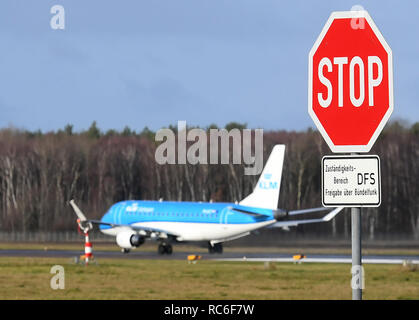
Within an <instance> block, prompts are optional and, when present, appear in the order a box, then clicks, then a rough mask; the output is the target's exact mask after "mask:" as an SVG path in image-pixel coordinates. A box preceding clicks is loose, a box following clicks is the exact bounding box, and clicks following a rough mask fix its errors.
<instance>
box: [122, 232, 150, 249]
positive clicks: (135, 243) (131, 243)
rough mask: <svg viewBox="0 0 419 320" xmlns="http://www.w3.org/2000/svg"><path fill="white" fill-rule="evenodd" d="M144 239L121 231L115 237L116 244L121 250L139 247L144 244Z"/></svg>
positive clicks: (136, 234) (132, 233) (133, 233)
mask: <svg viewBox="0 0 419 320" xmlns="http://www.w3.org/2000/svg"><path fill="white" fill-rule="evenodd" d="M144 240H145V239H144V237H142V236H140V235H139V234H138V233H135V232H130V231H123V232H119V233H118V234H117V235H116V243H117V245H118V246H120V247H121V248H123V249H132V248H136V247H139V246H141V245H142V244H143V243H144Z"/></svg>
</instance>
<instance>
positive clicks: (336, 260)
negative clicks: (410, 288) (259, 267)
mask: <svg viewBox="0 0 419 320" xmlns="http://www.w3.org/2000/svg"><path fill="white" fill-rule="evenodd" d="M210 260H216V261H229V262H265V261H266V262H295V263H301V262H308V263H352V259H351V258H304V259H301V260H294V259H293V258H246V257H243V258H224V259H223V258H221V259H210ZM362 263H363V264H404V263H411V264H419V260H410V259H386V258H383V259H371V258H364V259H362Z"/></svg>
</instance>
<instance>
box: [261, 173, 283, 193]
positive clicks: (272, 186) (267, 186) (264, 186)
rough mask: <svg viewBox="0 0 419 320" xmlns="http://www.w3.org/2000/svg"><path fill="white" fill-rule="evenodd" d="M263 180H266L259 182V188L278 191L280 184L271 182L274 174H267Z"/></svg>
mask: <svg viewBox="0 0 419 320" xmlns="http://www.w3.org/2000/svg"><path fill="white" fill-rule="evenodd" d="M263 178H264V179H265V180H262V181H260V182H259V188H261V189H265V190H275V189H278V187H279V185H278V182H275V181H269V180H270V179H271V178H272V174H270V173H265V174H264V175H263Z"/></svg>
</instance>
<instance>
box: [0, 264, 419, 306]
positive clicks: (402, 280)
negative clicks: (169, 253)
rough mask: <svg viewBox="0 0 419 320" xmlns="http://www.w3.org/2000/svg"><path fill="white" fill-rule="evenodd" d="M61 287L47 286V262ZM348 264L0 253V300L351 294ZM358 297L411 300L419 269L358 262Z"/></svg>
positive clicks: (417, 291)
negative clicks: (83, 261) (59, 272)
mask: <svg viewBox="0 0 419 320" xmlns="http://www.w3.org/2000/svg"><path fill="white" fill-rule="evenodd" d="M57 264H58V265H62V266H63V267H64V270H65V289H64V290H52V289H51V287H50V281H51V278H52V277H53V274H50V269H51V267H52V266H53V265H57ZM350 268H351V266H350V265H348V264H304V263H303V264H292V263H277V264H270V265H269V266H265V265H264V264H263V263H254V262H220V261H205V260H201V261H198V262H197V263H196V264H188V263H187V262H186V261H179V260H117V259H109V260H107V259H101V260H100V261H99V264H97V265H93V264H92V265H89V266H87V267H86V266H84V265H79V264H74V263H73V262H72V261H71V260H70V259H66V258H0V299H194V300H195V299H351V287H350V280H351V275H350ZM364 268H365V290H364V293H363V294H364V296H363V298H364V299H419V270H417V269H414V268H408V267H403V266H401V265H365V266H364Z"/></svg>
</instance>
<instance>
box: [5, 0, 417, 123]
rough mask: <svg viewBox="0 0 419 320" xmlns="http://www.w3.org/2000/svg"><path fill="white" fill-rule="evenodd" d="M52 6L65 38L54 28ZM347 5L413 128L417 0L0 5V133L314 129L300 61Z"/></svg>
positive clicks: (81, 0)
mask: <svg viewBox="0 0 419 320" xmlns="http://www.w3.org/2000/svg"><path fill="white" fill-rule="evenodd" d="M56 4H60V5H62V6H63V7H64V9H65V29H64V30H53V29H52V28H51V27H50V20H51V17H52V16H53V14H51V13H50V9H51V7H52V6H53V5H56ZM354 5H362V6H363V7H364V8H365V9H366V10H368V11H369V13H370V15H371V16H372V18H373V19H374V21H375V23H376V25H377V26H378V28H379V29H380V31H381V33H382V34H383V36H384V37H385V39H386V40H387V42H388V44H389V45H390V46H391V48H392V50H393V59H394V97H395V98H394V99H395V106H394V112H393V116H392V118H391V119H396V118H402V119H406V120H408V121H410V123H412V122H415V121H419V103H418V101H419V86H418V82H419V2H417V1H403V2H396V1H382V0H381V1H358V2H354V1H336V0H330V1H318V2H314V1H294V0H293V1H279V0H252V1H250V0H223V1H222V0H147V1H146V0H133V1H116V0H115V1H85V0H56V1H46V0H38V1H29V0H27V1H17V0H2V1H1V3H0V46H1V53H0V56H1V58H0V115H1V116H0V127H7V126H9V125H12V126H14V127H18V128H25V129H30V130H37V129H41V130H42V131H49V130H56V129H58V128H63V127H64V126H65V125H66V124H67V123H71V124H73V125H74V127H75V129H76V130H81V129H86V128H88V127H89V125H90V124H91V122H92V121H94V120H96V121H97V123H98V125H99V127H100V128H102V129H105V130H107V129H110V128H113V129H122V128H123V127H124V126H126V125H128V126H130V127H131V128H133V129H135V130H137V131H140V130H141V129H143V128H144V127H145V126H148V127H149V128H151V129H154V130H157V129H159V128H161V127H163V126H167V125H168V124H175V123H176V122H177V121H178V120H186V121H187V123H188V125H200V126H207V125H209V124H211V123H215V124H217V125H219V126H224V125H225V124H226V123H228V122H230V121H238V122H246V123H248V126H249V127H251V128H264V129H287V130H301V129H306V128H308V127H314V124H313V122H312V120H311V118H310V117H309V116H308V113H307V68H308V67H307V61H308V52H309V51H310V49H311V47H312V46H313V44H314V41H315V40H316V38H317V36H318V35H319V33H320V31H321V30H322V28H323V25H324V24H325V22H326V20H327V19H328V17H329V15H330V13H331V12H332V11H346V10H350V9H351V7H352V6H354Z"/></svg>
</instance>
